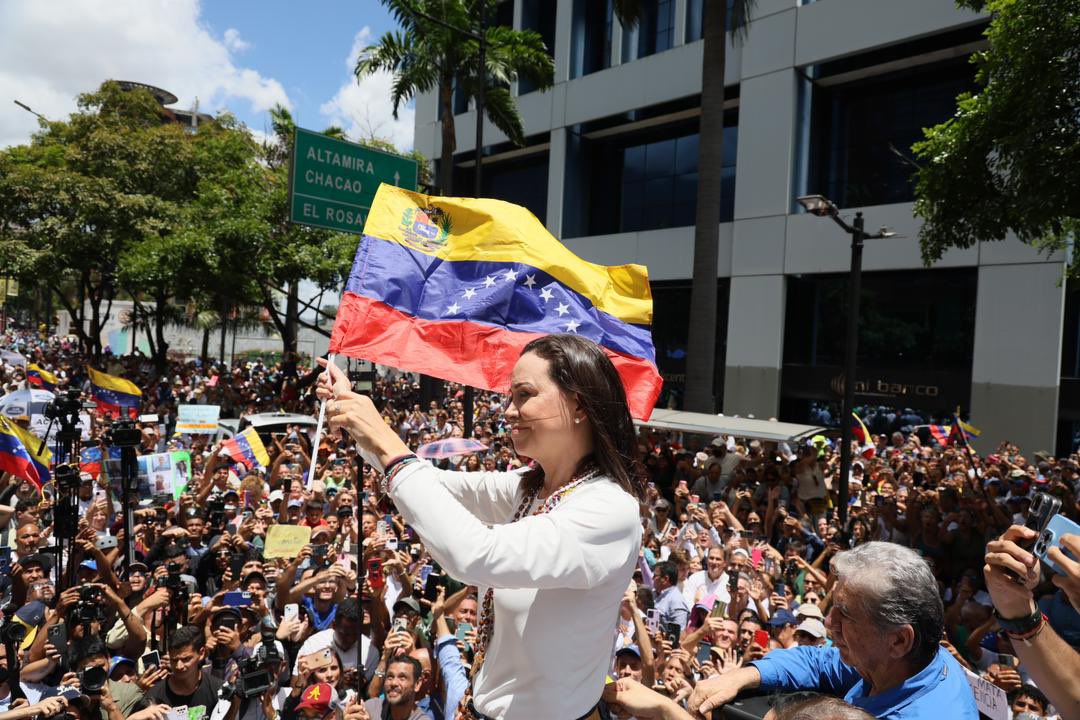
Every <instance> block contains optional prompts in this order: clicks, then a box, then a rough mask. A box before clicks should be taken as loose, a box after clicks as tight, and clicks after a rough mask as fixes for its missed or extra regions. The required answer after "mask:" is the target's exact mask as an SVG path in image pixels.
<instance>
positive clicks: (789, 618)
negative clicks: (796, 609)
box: [769, 608, 799, 627]
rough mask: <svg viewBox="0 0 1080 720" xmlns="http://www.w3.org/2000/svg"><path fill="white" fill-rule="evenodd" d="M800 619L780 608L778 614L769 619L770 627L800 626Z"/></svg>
mask: <svg viewBox="0 0 1080 720" xmlns="http://www.w3.org/2000/svg"><path fill="white" fill-rule="evenodd" d="M798 624H799V619H798V618H797V617H795V616H794V615H792V614H791V611H790V610H788V609H787V608H780V609H779V610H778V611H776V614H775V615H773V616H772V617H771V618H769V625H772V626H773V627H779V626H781V625H798Z"/></svg>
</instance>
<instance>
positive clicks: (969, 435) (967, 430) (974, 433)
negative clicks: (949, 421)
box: [956, 417, 982, 442]
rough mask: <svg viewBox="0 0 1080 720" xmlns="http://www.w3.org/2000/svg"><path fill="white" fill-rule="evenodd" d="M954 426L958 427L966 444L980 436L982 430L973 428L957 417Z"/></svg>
mask: <svg viewBox="0 0 1080 720" xmlns="http://www.w3.org/2000/svg"><path fill="white" fill-rule="evenodd" d="M956 424H957V425H958V426H959V427H960V429H961V430H963V431H964V440H966V441H967V442H971V441H972V440H974V439H975V438H977V437H979V436H980V435H982V430H980V429H979V428H977V427H975V426H974V425H972V424H971V423H966V422H964V421H963V420H961V419H960V418H959V417H957V418H956Z"/></svg>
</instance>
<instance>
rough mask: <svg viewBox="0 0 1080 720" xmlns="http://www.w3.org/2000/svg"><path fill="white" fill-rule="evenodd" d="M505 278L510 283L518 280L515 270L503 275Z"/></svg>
mask: <svg viewBox="0 0 1080 720" xmlns="http://www.w3.org/2000/svg"><path fill="white" fill-rule="evenodd" d="M503 277H504V278H506V279H507V280H509V281H510V282H513V281H514V280H517V272H516V271H515V270H513V269H510V270H507V271H506V272H504V273H503Z"/></svg>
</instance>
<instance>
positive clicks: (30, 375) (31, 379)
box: [26, 363, 60, 392]
mask: <svg viewBox="0 0 1080 720" xmlns="http://www.w3.org/2000/svg"><path fill="white" fill-rule="evenodd" d="M26 382H28V383H30V384H31V385H33V386H35V387H39V388H42V389H43V390H48V391H49V392H56V386H57V384H58V383H59V382H60V381H59V380H57V379H56V376H55V375H53V374H52V373H51V372H49V371H48V370H45V369H43V368H40V367H38V366H37V365H35V364H34V363H30V364H29V365H27V366H26Z"/></svg>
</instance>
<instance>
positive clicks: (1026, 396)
mask: <svg viewBox="0 0 1080 720" xmlns="http://www.w3.org/2000/svg"><path fill="white" fill-rule="evenodd" d="M1035 309H1037V310H1038V311H1037V312H1035V311H1034V310H1035ZM1064 313H1065V289H1064V283H1063V282H1062V264H1061V263H1058V262H1040V263H1031V264H1027V265H984V266H982V267H980V268H979V289H978V298H977V301H976V304H975V347H974V349H973V352H972V355H973V357H974V361H973V362H972V366H971V423H972V424H973V425H975V426H976V427H978V428H979V429H980V430H982V435H981V436H980V437H979V438H978V439H977V440H975V441H974V443H973V445H974V446H975V448H976V449H977V450H978V451H979V452H981V453H987V452H992V451H993V450H994V448H996V447H997V446H998V444H999V443H1000V442H1002V441H1003V440H1008V441H1010V442H1012V443H1014V444H1016V445H1018V446H1019V447H1020V450H1021V451H1022V452H1023V453H1024V454H1025V455H1028V456H1029V457H1030V454H1031V453H1033V452H1037V451H1039V450H1046V451H1048V452H1054V443H1055V440H1056V436H1057V418H1058V390H1059V387H1060V379H1061V342H1062V340H1061V328H1062V323H1063V320H1064Z"/></svg>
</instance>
